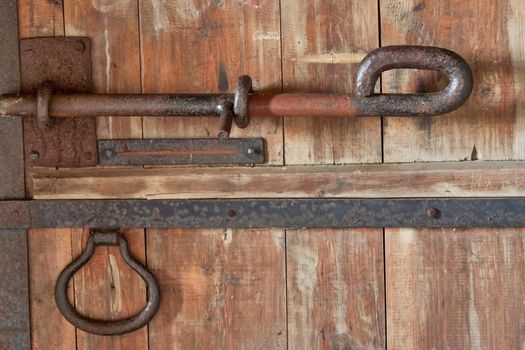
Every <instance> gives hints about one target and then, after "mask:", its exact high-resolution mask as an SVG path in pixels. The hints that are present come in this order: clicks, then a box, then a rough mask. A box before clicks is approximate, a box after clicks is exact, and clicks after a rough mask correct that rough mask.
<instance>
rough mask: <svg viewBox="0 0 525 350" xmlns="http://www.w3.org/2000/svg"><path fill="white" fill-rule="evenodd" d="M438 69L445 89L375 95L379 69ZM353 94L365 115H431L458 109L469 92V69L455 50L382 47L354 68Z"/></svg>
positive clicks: (401, 46)
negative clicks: (363, 107)
mask: <svg viewBox="0 0 525 350" xmlns="http://www.w3.org/2000/svg"><path fill="white" fill-rule="evenodd" d="M404 68H406V69H424V70H432V71H440V72H442V73H444V74H445V75H446V76H447V77H448V80H449V84H448V86H447V87H446V88H444V89H443V90H441V91H438V92H432V93H408V94H375V93H374V87H375V85H376V82H377V80H378V79H379V77H380V75H381V73H382V72H384V71H387V70H390V69H404ZM356 81H357V82H356V84H357V95H358V96H359V97H361V101H360V102H361V103H363V104H366V107H367V115H380V116H388V115H395V116H416V117H422V116H432V115H439V114H445V113H448V112H451V111H453V110H455V109H457V108H459V107H460V106H461V105H463V103H465V101H466V100H467V99H468V98H469V96H470V94H471V92H472V85H473V78H472V70H471V69H470V67H469V65H468V64H467V62H466V61H465V60H464V59H463V58H462V57H461V56H459V55H458V54H457V53H455V52H453V51H450V50H447V49H443V48H439V47H431V46H409V45H400V46H385V47H381V48H379V49H376V50H374V51H372V52H370V53H369V54H368V55H367V56H366V57H365V58H364V59H363V61H362V62H361V64H360V66H359V69H358V71H357V80H356Z"/></svg>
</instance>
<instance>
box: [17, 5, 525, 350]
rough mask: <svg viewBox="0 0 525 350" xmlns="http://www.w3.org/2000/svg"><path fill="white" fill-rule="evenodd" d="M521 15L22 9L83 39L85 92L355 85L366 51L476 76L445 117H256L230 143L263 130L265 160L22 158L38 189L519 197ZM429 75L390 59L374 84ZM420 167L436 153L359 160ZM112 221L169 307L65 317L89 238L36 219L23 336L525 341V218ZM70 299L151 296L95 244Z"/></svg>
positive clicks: (514, 9) (367, 9) (308, 8)
mask: <svg viewBox="0 0 525 350" xmlns="http://www.w3.org/2000/svg"><path fill="white" fill-rule="evenodd" d="M524 20H525V2H523V1H522V0H502V1H492V0H463V1H453V0H443V1H430V0H423V1H419V0H418V1H415V0H377V1H376V0H373V1H372V0H361V1H357V0H312V1H300V0H243V1H240V0H174V1H167V0H118V1H117V0H115V1H110V0H91V1H84V0H63V1H40V0H19V24H20V35H21V37H23V38H27V37H38V36H62V35H66V36H88V37H90V38H91V39H92V41H93V49H92V50H93V51H92V54H93V74H94V82H95V87H96V91H97V92H133V93H137V92H143V93H151V92H226V91H233V88H234V85H235V80H236V79H237V77H238V76H239V75H241V74H249V75H251V76H252V77H253V79H254V87H255V89H256V90H265V91H316V92H348V93H352V92H353V91H354V83H355V78H354V77H355V72H356V67H357V65H358V63H359V62H360V61H361V59H362V58H363V57H364V56H365V55H366V53H367V52H369V51H371V50H372V49H374V48H376V47H379V46H382V45H389V44H405V43H406V44H420V45H437V46H442V47H446V48H449V49H451V50H454V51H456V52H458V53H460V54H461V55H462V56H463V57H465V58H466V60H467V61H468V62H469V63H470V64H471V66H472V67H473V69H474V74H475V87H474V93H473V95H472V97H471V98H470V101H469V102H468V103H467V105H466V106H464V107H462V108H461V109H460V110H458V111H457V112H454V113H451V114H449V115H447V116H442V117H433V118H419V119H406V118H392V117H389V118H383V119H381V118H366V119H352V120H351V119H337V118H335V119H330V120H321V119H317V118H308V119H306V118H302V119H294V118H288V119H286V120H282V119H277V118H274V119H264V118H263V119H258V120H254V121H253V122H252V124H251V125H250V126H249V127H248V128H247V129H244V130H239V129H235V131H234V132H233V135H232V136H233V137H239V136H257V137H264V138H265V139H266V140H267V145H268V154H267V159H268V162H267V164H265V165H264V166H259V167H256V168H253V169H252V168H245V167H238V168H228V167H224V168H205V169H203V168H199V169H194V168H193V169H192V168H187V167H183V168H177V169H167V168H161V169H151V168H128V169H104V168H102V167H97V168H94V169H89V170H68V169H58V170H55V169H32V174H31V175H32V184H33V189H32V190H33V191H32V192H33V196H34V198H62V199H63V198H206V197H213V198H217V197H218V198H223V197H224V198H226V197H227V198H235V197H273V196H281V197H288V196H291V197H300V196H305V197H323V196H327V197H341V196H343V197H381V196H383V197H385V196H386V197H391V196H392V197H396V196H516V195H521V196H523V195H524V192H525V179H524V172H523V170H522V169H524V167H523V165H522V163H521V162H508V161H518V160H523V158H524V157H525V103H524V98H523V90H524V88H523V87H524V84H525V67H523V64H524V62H525V40H524V35H523V30H522V28H521V27H522V25H521V24H522V23H523V21H524ZM440 84H441V85H440ZM442 84H443V82H442V81H440V80H439V78H438V77H437V76H434V75H432V74H427V73H424V72H418V73H413V72H410V71H402V72H400V71H396V72H392V73H387V74H384V75H383V79H382V84H381V88H382V90H383V91H385V92H386V91H389V92H391V91H419V92H424V91H430V90H432V89H436V88H439V87H440V86H442ZM217 126H218V125H217V121H216V120H215V119H211V118H200V119H191V120H190V119H184V118H170V119H165V118H140V116H138V117H135V118H99V120H98V136H99V138H157V137H158V138H164V137H214V136H215V135H214V133H215V130H216V129H217ZM444 161H448V162H444ZM489 161H499V162H489ZM413 162H436V164H430V165H425V166H418V165H411V164H404V165H399V164H392V165H390V164H388V165H379V166H372V165H362V164H363V163H367V164H368V163H413ZM437 162H440V163H437ZM452 162H456V163H452ZM359 164H360V165H359ZM197 175H198V176H197ZM230 179H236V180H235V181H233V180H230ZM276 179H277V180H276ZM276 181H277V182H276ZM277 189H278V191H277ZM125 234H126V237H127V239H128V241H129V242H130V245H131V250H132V253H133V254H134V255H135V256H136V257H137V258H138V259H139V260H141V261H142V262H143V263H145V264H147V266H148V267H149V268H150V269H151V270H152V271H153V272H154V274H155V275H156V276H157V278H158V280H159V282H160V284H161V292H162V304H161V308H160V310H159V313H158V314H157V316H156V317H155V318H154V319H153V321H152V322H151V323H150V324H149V325H148V327H144V328H142V329H140V330H138V331H135V332H133V333H130V334H126V335H123V336H113V337H103V336H96V335H92V334H88V333H85V332H83V331H80V330H76V329H75V328H74V327H73V326H71V325H70V324H69V323H68V322H67V321H66V320H65V319H64V318H63V317H62V316H61V314H60V313H59V311H58V309H57V308H56V306H55V303H54V295H53V290H54V283H55V280H56V278H57V276H58V274H59V272H60V271H61V270H62V269H63V267H64V266H65V265H66V264H67V263H68V262H69V261H71V259H72V258H73V257H74V256H76V255H78V254H79V253H80V251H81V249H82V245H83V243H85V241H86V237H87V231H85V230H82V229H60V230H57V229H49V230H36V229H33V230H31V231H30V233H29V261H30V276H31V279H30V293H31V327H32V347H33V348H34V349H74V348H76V349H97V350H102V349H288V348H289V349H381V348H391V349H429V348H436V349H440V348H450V349H462V348H471V349H517V348H522V347H523V346H524V344H525V331H524V329H525V312H524V311H525V306H524V305H525V304H524V299H523V294H524V292H525V286H524V284H523V282H522V281H523V279H524V277H525V276H524V269H523V264H524V262H525V251H524V250H525V230H524V229H476V228H472V229H457V230H454V229H446V230H441V229H427V230H416V229H387V230H382V229H323V230H319V229H308V228H304V229H300V230H283V229H264V230H260V229H254V230H239V229H227V228H225V229H192V230H190V229H185V230H182V229H169V230H168V229H163V230H160V229H148V230H137V229H134V230H127V231H126V233H125ZM71 300H73V301H74V303H75V305H76V307H77V309H78V310H79V311H81V312H82V313H85V314H87V315H89V316H92V317H101V318H120V317H124V316H127V315H130V314H133V313H134V312H136V311H138V310H139V309H140V308H141V307H142V305H143V303H144V301H145V289H144V285H143V283H142V281H141V280H140V278H139V277H138V276H137V275H135V274H134V273H133V272H132V271H131V270H130V269H129V268H128V267H127V266H126V264H125V263H123V261H122V260H121V258H120V257H119V254H118V252H117V250H115V249H113V248H99V249H98V250H97V252H96V255H95V257H94V258H93V259H92V260H91V261H90V263H89V264H88V266H86V267H85V268H83V269H82V270H81V271H80V272H79V273H78V274H77V275H76V276H75V279H74V281H73V284H72V288H71Z"/></svg>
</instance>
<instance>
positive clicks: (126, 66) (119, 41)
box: [64, 0, 142, 139]
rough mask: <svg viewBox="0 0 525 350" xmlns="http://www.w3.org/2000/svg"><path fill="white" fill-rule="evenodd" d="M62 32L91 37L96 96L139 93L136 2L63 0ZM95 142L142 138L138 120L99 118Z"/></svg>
mask: <svg viewBox="0 0 525 350" xmlns="http://www.w3.org/2000/svg"><path fill="white" fill-rule="evenodd" d="M64 11H65V12H64V13H65V33H66V35H68V36H87V37H89V38H91V41H92V43H91V57H92V59H91V60H92V66H93V67H92V68H93V84H94V89H95V92H100V93H118V92H121V93H126V92H128V93H140V92H141V84H140V52H139V47H140V41H139V28H138V6H137V2H136V1H132V0H120V1H106V0H93V1H82V0H64ZM97 134H98V138H99V139H108V138H109V139H112V138H142V118H140V117H135V118H118V117H116V118H112V117H100V118H98V120H97Z"/></svg>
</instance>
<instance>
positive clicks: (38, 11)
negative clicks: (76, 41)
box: [18, 0, 64, 38]
mask: <svg viewBox="0 0 525 350" xmlns="http://www.w3.org/2000/svg"><path fill="white" fill-rule="evenodd" d="M18 29H19V31H18V35H19V36H20V38H34V37H40V36H62V35H64V11H63V8H62V2H60V1H38V0H18Z"/></svg>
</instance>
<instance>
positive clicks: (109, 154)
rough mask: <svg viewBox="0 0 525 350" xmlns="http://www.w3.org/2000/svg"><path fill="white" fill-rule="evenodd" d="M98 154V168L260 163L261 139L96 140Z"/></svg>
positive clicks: (261, 161) (261, 153)
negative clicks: (103, 166)
mask: <svg viewBox="0 0 525 350" xmlns="http://www.w3.org/2000/svg"><path fill="white" fill-rule="evenodd" d="M98 154H99V162H100V164H101V165H174V164H261V163H263V162H264V140H263V139H261V138H234V139H226V140H221V139H143V140H99V141H98Z"/></svg>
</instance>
